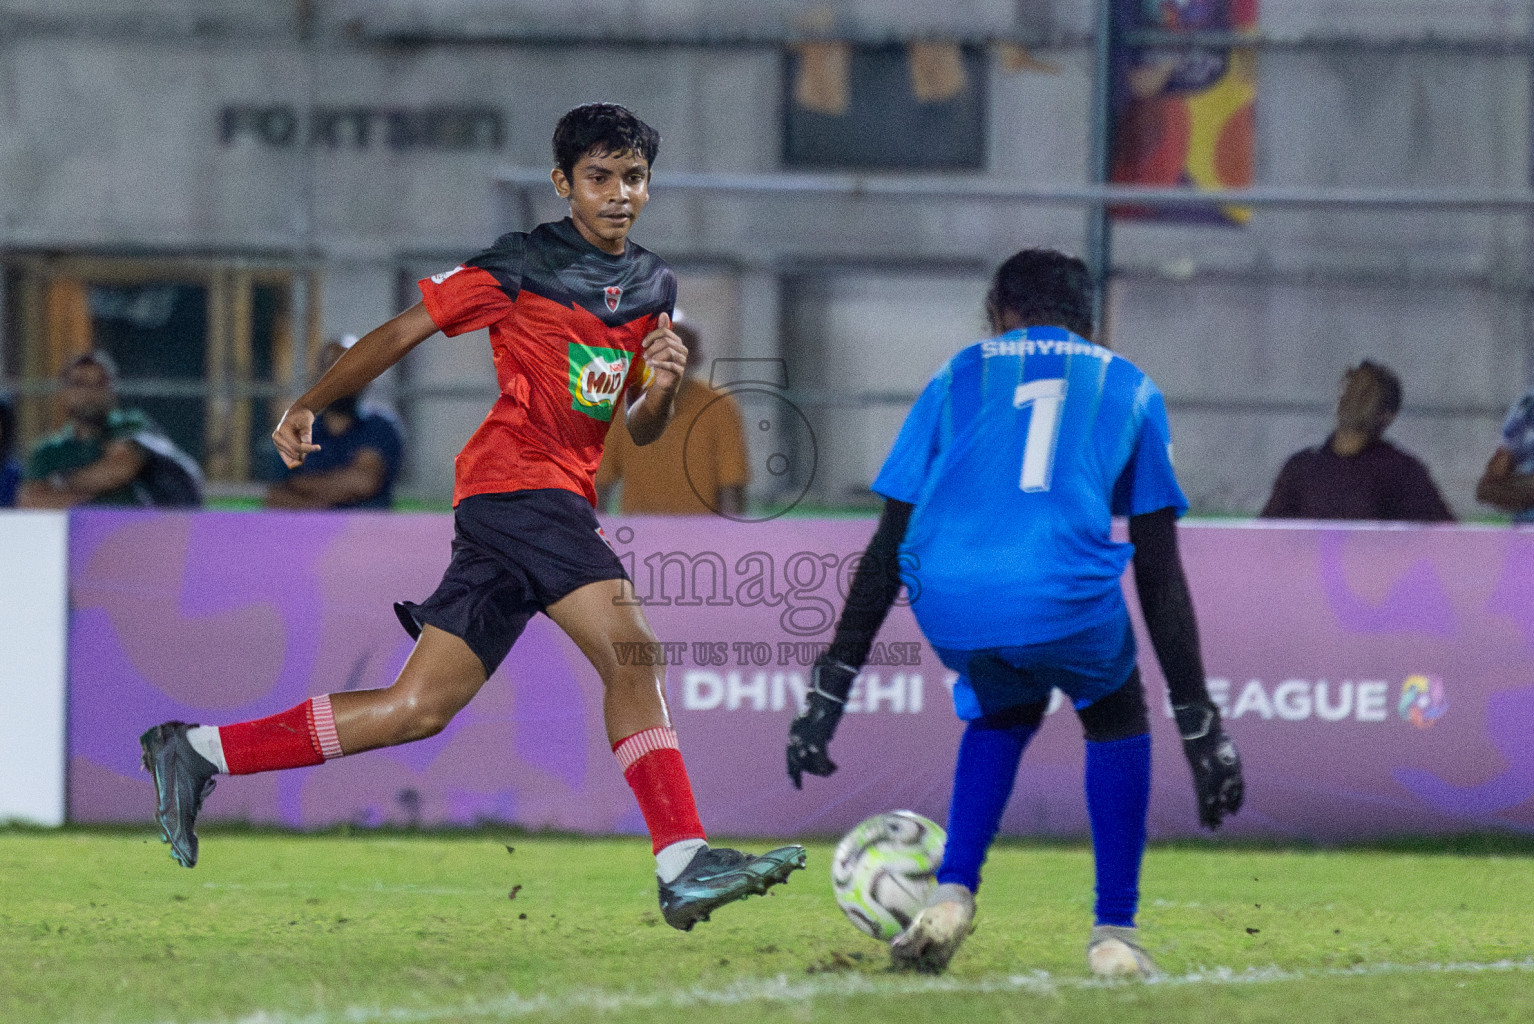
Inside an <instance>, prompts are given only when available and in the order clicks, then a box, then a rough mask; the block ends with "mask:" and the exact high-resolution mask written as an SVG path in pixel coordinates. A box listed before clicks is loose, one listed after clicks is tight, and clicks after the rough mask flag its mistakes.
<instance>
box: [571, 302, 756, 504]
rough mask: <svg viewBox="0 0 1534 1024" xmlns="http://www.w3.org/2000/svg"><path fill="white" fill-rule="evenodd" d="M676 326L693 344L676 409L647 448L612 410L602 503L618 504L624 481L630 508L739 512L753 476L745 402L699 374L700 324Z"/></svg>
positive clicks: (600, 481)
mask: <svg viewBox="0 0 1534 1024" xmlns="http://www.w3.org/2000/svg"><path fill="white" fill-rule="evenodd" d="M671 329H672V330H673V331H675V332H676V334H677V335H678V336H679V337H680V338H681V339H682V343H683V344H684V345H686V346H687V376H686V377H685V378H684V379H683V381H682V387H681V390H680V391H678V392H677V397H676V415H675V416H673V417H672V421H671V426H670V427H669V428H668V429H667V430H666V432H665V433H664V434H662V435H661V436H660V438H659V439H657V440H655V441H652V442H650V443H649V444H647V445H645V446H644V447H642V448H641V447H639V446H638V445H636V444H635V443H634V438H633V436H632V435H630V434H629V431H628V426H627V425H626V424H625V423H624V421H623V420H622V419H620V418H618V417H614V418H613V425H612V427H611V429H609V430H608V432H607V447H606V449H605V450H604V451H603V453H602V465H601V467H600V468H599V469H598V470H597V505H598V507H599V508H605V509H609V510H611V509H612V506H613V501H612V496H613V489H614V487H615V486H617V485H618V484H620V483H621V484H622V487H623V489H622V493H621V494H620V495H619V497H618V502H617V505H618V508H617V510H618V511H619V512H622V513H624V514H625V515H664V516H701V515H706V514H708V513H710V512H717V513H719V514H720V515H723V516H730V517H735V516H739V515H741V514H743V513H744V512H745V510H746V484H748V483H749V482H750V481H751V469H750V467H749V465H747V461H746V460H747V458H748V455H747V452H746V440H745V432H744V430H743V429H742V427H741V416H740V406H739V405H738V404H737V403H736V401H735V399H733V398H731V397H730V396H729V395H728V394H725V393H723V392H719V391H715V390H714V389H713V388H711V387H709V386H708V385H707V384H705V383H704V382H703V380H702V378H701V377H699V376H698V375H697V374H698V370H699V369H700V368H701V367H702V365H703V355H702V348H701V347H700V345H699V341H700V339H699V337H698V332H697V329H696V328H694V327H693V326H692V325H691V324H689V323H685V322H683V321H681V320H677V321H674V322H673V323H672V325H671Z"/></svg>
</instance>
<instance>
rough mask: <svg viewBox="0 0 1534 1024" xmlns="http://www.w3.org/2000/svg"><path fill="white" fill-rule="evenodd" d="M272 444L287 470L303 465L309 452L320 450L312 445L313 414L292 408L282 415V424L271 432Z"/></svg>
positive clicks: (302, 409)
mask: <svg viewBox="0 0 1534 1024" xmlns="http://www.w3.org/2000/svg"><path fill="white" fill-rule="evenodd" d="M272 442H273V443H274V444H276V445H277V451H278V453H279V454H280V455H281V456H282V461H283V464H284V465H286V466H287V467H288V468H289V469H297V468H298V467H299V466H301V465H303V462H304V459H305V458H307V457H308V456H309V454H310V453H311V452H317V451H319V450H320V446H319V445H317V444H315V443H314V413H313V412H311V411H310V410H308V409H305V408H303V407H302V406H297V405H295V406H292V407H291V408H289V409H288V411H287V412H285V413H283V415H282V422H281V423H279V424H277V429H276V430H274V431H272Z"/></svg>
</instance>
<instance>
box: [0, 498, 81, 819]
mask: <svg viewBox="0 0 1534 1024" xmlns="http://www.w3.org/2000/svg"><path fill="white" fill-rule="evenodd" d="M68 538H69V519H68V517H67V516H66V515H65V514H64V513H62V512H13V511H8V510H7V511H0V821H7V820H10V821H25V822H32V823H35V824H38V825H62V824H63V823H64V652H65V645H66V627H67V624H68V605H67V593H68V591H67V589H66V586H67V579H68V544H67V542H68Z"/></svg>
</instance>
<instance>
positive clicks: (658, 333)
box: [643, 313, 687, 392]
mask: <svg viewBox="0 0 1534 1024" xmlns="http://www.w3.org/2000/svg"><path fill="white" fill-rule="evenodd" d="M643 344H644V361H645V365H646V366H647V367H649V369H650V379H649V386H650V387H652V388H659V389H660V390H661V391H662V392H670V391H675V390H676V389H677V388H678V387H679V386H680V385H681V383H682V376H683V375H684V374H686V372H687V346H686V345H684V344H682V339H681V338H679V337H677V334H676V332H675V331H673V330H672V329H671V317H670V316H668V315H667V314H665V313H662V314H661V315H660V325H659V326H658V327H656V328H655V330H653V331H651V332H650V333H649V334H646V335H645V338H644V342H643Z"/></svg>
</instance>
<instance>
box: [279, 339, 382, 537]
mask: <svg viewBox="0 0 1534 1024" xmlns="http://www.w3.org/2000/svg"><path fill="white" fill-rule="evenodd" d="M356 340H357V339H356V337H355V336H354V335H345V336H343V337H340V338H335V339H332V340H330V341H327V342H326V343H325V346H324V347H323V348H322V349H320V366H319V372H320V375H323V374H324V373H325V371H326V370H328V369H330V368H331V367H332V366H333V365H335V361H336V360H337V359H340V358H341V353H343V352H345V351H346V350H347V349H349V348H351V346H352V344H353V343H355V342H356ZM314 443H315V444H317V445H319V446H320V450H319V451H317V452H314V453H312V454H310V456H309V457H308V458H307V459H305V460H304V463H303V465H301V466H299V467H298V468H297V469H285V470H283V474H284V475H283V477H282V479H281V480H279V481H278V482H277V483H275V484H273V485H272V486H271V487H270V488H268V489H267V492H266V506H267V508H287V509H321V508H334V509H363V508H368V509H388V508H389V507H391V506H392V505H393V504H394V480H395V478H396V477H397V476H399V468H400V464H401V463H402V462H403V461H404V457H405V443H404V438H403V436H402V434H401V432H400V428H399V423H398V421H397V420H395V418H394V417H393V416H392V415H391V414H389V413H388V412H386V411H384V410H382V409H379V408H377V407H375V406H371V405H369V404H368V403H366V402H364V401H362V400H361V396H360V395H350V396H348V397H346V398H342V399H338V400H337V401H336V402H334V403H333V404H332V405H331V406H330V407H329V408H328V409H326V410H325V411H324V412H323V413H321V414H320V415H319V416H317V417H315V420H314Z"/></svg>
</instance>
